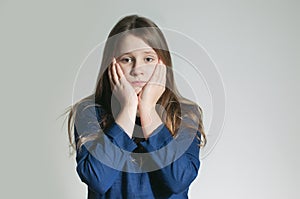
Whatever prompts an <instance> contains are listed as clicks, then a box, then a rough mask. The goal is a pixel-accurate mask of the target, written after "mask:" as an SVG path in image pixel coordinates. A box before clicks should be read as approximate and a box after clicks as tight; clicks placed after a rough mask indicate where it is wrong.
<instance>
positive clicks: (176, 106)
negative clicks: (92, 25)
mask: <svg viewBox="0 0 300 199" xmlns="http://www.w3.org/2000/svg"><path fill="white" fill-rule="evenodd" d="M129 30H130V31H131V32H130V34H134V35H135V36H137V37H139V38H141V39H142V40H143V41H144V42H145V43H147V44H148V45H149V46H151V47H152V48H153V49H154V51H155V52H156V53H157V55H158V57H159V58H160V59H161V60H162V61H163V63H164V64H165V65H166V66H167V80H166V88H165V91H164V93H163V94H162V96H161V97H160V99H159V100H158V102H157V103H158V104H160V105H161V106H162V107H163V108H164V109H165V111H164V112H159V114H160V117H161V118H162V119H163V121H164V123H165V125H166V127H167V128H168V129H169V131H170V132H171V134H172V136H176V135H177V133H178V130H179V127H180V125H181V123H182V121H183V117H187V118H189V119H190V120H192V122H193V123H194V124H196V125H188V124H185V125H186V126H189V127H190V128H193V129H195V130H197V131H199V132H200V134H201V137H199V136H197V138H198V139H199V140H200V145H199V147H204V146H205V145H206V142H207V139H206V135H205V132H204V127H203V112H202V109H201V108H200V106H199V105H197V104H196V103H195V102H192V101H191V100H188V99H186V98H184V97H183V96H181V94H180V93H179V91H178V89H177V88H176V85H175V81H174V75H173V71H172V70H171V69H172V60H171V55H170V52H169V49H168V45H167V42H166V39H165V37H164V35H163V33H162V32H161V30H160V29H159V28H158V26H157V25H156V24H155V23H154V22H152V21H151V20H149V19H147V18H145V17H140V16H138V15H130V16H126V17H124V18H122V19H121V20H120V21H119V22H118V23H117V24H116V25H115V26H114V27H113V29H112V30H111V32H110V34H109V36H108V40H107V41H106V44H105V47H104V52H103V57H102V62H101V67H100V72H99V76H98V79H97V84H96V88H95V92H94V93H93V94H92V95H90V96H88V97H86V98H83V99H81V100H80V101H78V102H77V103H75V104H74V105H71V106H69V107H68V108H67V111H66V112H65V114H67V113H68V115H67V118H68V135H69V142H70V146H71V147H72V148H73V149H75V150H76V149H80V148H81V146H82V145H83V144H84V143H85V142H87V141H90V140H95V139H97V138H98V136H99V135H97V134H92V135H88V136H83V135H81V136H80V137H79V140H78V143H77V146H76V145H75V142H74V138H73V135H74V134H73V127H74V117H75V115H76V112H77V109H78V106H79V105H80V104H81V103H83V102H85V101H91V102H94V104H92V106H101V107H102V108H104V109H105V114H104V115H103V117H102V118H101V121H100V124H101V127H102V129H103V130H104V131H105V129H107V128H109V126H110V125H111V124H112V122H113V121H114V118H113V116H112V109H111V108H112V107H111V96H112V91H111V87H110V82H109V77H108V70H107V68H108V67H107V66H109V65H110V64H111V60H112V59H113V57H114V56H115V55H114V47H115V46H116V45H117V43H118V40H117V39H112V40H110V38H112V37H113V36H116V35H118V34H123V33H125V34H126V32H128V31H129ZM135 30H138V31H135ZM183 112H184V113H183Z"/></svg>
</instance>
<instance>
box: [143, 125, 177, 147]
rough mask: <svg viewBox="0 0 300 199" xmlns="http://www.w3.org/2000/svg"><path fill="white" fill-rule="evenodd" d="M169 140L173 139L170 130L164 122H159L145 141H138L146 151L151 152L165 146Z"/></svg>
mask: <svg viewBox="0 0 300 199" xmlns="http://www.w3.org/2000/svg"><path fill="white" fill-rule="evenodd" d="M171 140H173V136H172V134H171V132H170V131H169V129H168V128H167V127H166V125H165V124H161V125H160V126H159V127H157V128H156V129H155V130H154V131H153V133H152V135H151V136H150V137H149V138H148V139H147V140H146V141H143V142H140V144H141V145H143V147H144V148H145V149H146V150H147V151H148V152H151V151H156V150H158V149H160V148H162V147H163V146H166V145H167V144H168V143H169V142H170V141H171Z"/></svg>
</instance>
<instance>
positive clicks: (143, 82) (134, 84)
mask: <svg viewBox="0 0 300 199" xmlns="http://www.w3.org/2000/svg"><path fill="white" fill-rule="evenodd" d="M145 84H146V82H145V81H133V82H131V85H132V86H144V85H145Z"/></svg>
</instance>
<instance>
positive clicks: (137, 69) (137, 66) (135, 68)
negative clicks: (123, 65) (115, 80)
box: [130, 59, 144, 76]
mask: <svg viewBox="0 0 300 199" xmlns="http://www.w3.org/2000/svg"><path fill="white" fill-rule="evenodd" d="M143 65H144V63H143V62H142V61H140V60H138V59H136V60H135V61H134V62H133V64H132V68H131V71H130V74H131V75H132V76H137V75H143V74H144V67H143Z"/></svg>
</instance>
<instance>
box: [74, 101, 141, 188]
mask: <svg viewBox="0 0 300 199" xmlns="http://www.w3.org/2000/svg"><path fill="white" fill-rule="evenodd" d="M100 115H101V113H100V114H98V113H97V112H96V107H95V106H91V107H86V106H81V107H80V108H78V109H77V113H76V116H75V123H74V125H75V126H74V133H75V143H76V145H77V143H78V141H79V137H80V136H93V135H96V134H97V135H98V137H97V139H93V140H89V141H87V142H86V143H85V144H83V145H82V147H81V148H80V149H77V150H76V162H77V166H76V171H77V173H78V175H79V177H80V179H81V181H82V182H84V183H85V184H87V185H88V186H89V188H90V189H92V190H93V191H95V192H97V193H99V194H104V193H105V192H106V191H107V190H108V189H109V188H110V187H111V186H112V184H113V183H114V181H115V180H116V178H117V177H118V175H119V174H120V172H121V171H122V167H123V166H124V165H125V162H126V161H128V159H130V157H129V154H130V152H131V151H133V150H134V149H135V148H136V147H137V145H136V144H135V143H134V142H133V141H132V140H131V139H130V137H129V136H128V135H127V134H126V133H125V132H124V130H123V129H122V128H121V127H120V126H119V125H118V124H117V123H113V124H112V125H111V127H110V128H109V129H108V130H107V131H106V132H103V131H102V130H101V127H100V125H99V120H100Z"/></svg>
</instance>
